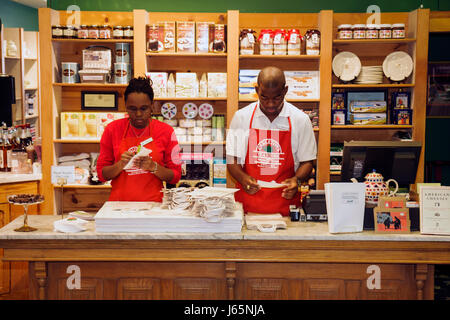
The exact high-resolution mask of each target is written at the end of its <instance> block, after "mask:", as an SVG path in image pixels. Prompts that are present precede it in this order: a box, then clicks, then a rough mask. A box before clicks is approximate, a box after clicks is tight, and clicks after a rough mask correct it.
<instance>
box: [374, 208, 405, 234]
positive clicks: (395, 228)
mask: <svg viewBox="0 0 450 320" xmlns="http://www.w3.org/2000/svg"><path fill="white" fill-rule="evenodd" d="M373 217H374V230H375V232H376V233H410V232H411V221H410V218H409V208H398V209H392V208H381V207H376V208H374V209H373Z"/></svg>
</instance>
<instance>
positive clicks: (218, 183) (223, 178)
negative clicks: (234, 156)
mask: <svg viewBox="0 0 450 320" xmlns="http://www.w3.org/2000/svg"><path fill="white" fill-rule="evenodd" d="M213 166H214V168H213V172H214V176H213V186H214V187H220V188H226V187H227V163H226V160H225V159H214V160H213Z"/></svg>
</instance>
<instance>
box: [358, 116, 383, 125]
mask: <svg viewBox="0 0 450 320" xmlns="http://www.w3.org/2000/svg"><path fill="white" fill-rule="evenodd" d="M350 123H352V124H355V125H374V124H386V113H350Z"/></svg>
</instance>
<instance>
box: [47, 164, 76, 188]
mask: <svg viewBox="0 0 450 320" xmlns="http://www.w3.org/2000/svg"><path fill="white" fill-rule="evenodd" d="M61 181H64V182H65V184H72V183H75V166H52V183H53V184H60V182H61Z"/></svg>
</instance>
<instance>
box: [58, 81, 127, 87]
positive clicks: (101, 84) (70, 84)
mask: <svg viewBox="0 0 450 320" xmlns="http://www.w3.org/2000/svg"><path fill="white" fill-rule="evenodd" d="M53 85H54V86H55V87H81V88H82V87H113V88H126V87H127V86H128V84H119V83H57V82H55V83H53Z"/></svg>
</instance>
